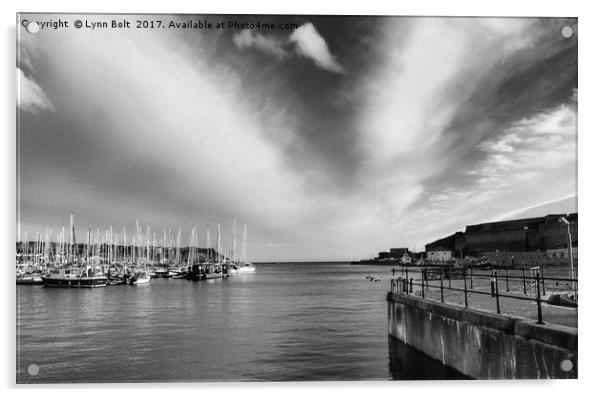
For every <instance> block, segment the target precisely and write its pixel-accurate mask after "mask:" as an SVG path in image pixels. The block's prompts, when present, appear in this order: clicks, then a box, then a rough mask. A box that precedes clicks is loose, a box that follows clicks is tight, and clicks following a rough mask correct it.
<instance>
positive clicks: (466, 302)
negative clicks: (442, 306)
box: [462, 268, 468, 307]
mask: <svg viewBox="0 0 602 397" xmlns="http://www.w3.org/2000/svg"><path fill="white" fill-rule="evenodd" d="M462 278H463V279H464V307H468V290H467V289H466V268H464V269H462Z"/></svg>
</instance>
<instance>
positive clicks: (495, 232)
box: [466, 213, 578, 255]
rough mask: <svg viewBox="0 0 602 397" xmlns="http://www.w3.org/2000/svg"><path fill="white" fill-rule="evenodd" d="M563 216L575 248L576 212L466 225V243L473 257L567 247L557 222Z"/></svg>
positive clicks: (561, 229)
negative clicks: (483, 254)
mask: <svg viewBox="0 0 602 397" xmlns="http://www.w3.org/2000/svg"><path fill="white" fill-rule="evenodd" d="M562 216H564V217H565V218H566V219H567V220H568V221H569V222H571V225H570V230H571V235H572V242H573V246H577V221H578V218H577V214H576V213H575V214H570V215H547V216H544V217H539V218H525V219H513V220H509V221H501V222H489V223H481V224H478V225H469V226H467V227H466V244H467V246H468V250H469V252H470V254H472V255H480V254H482V253H484V252H495V251H500V252H522V251H546V250H551V249H559V248H566V245H567V234H566V225H564V224H562V223H560V222H558V219H559V218H560V217H562Z"/></svg>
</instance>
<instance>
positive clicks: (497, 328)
mask: <svg viewBox="0 0 602 397" xmlns="http://www.w3.org/2000/svg"><path fill="white" fill-rule="evenodd" d="M387 301H388V305H389V334H390V335H391V336H393V337H395V338H397V339H399V340H401V341H402V342H404V343H407V344H409V345H411V346H413V347H415V348H416V349H418V350H421V351H422V352H424V353H426V354H428V355H429V356H431V357H434V358H436V359H438V360H440V361H441V362H443V363H444V364H446V365H449V366H450V367H452V368H455V369H456V370H458V371H460V372H462V373H463V374H465V375H467V376H470V377H473V378H477V379H541V378H543V379H546V378H555V379H557V378H577V329H576V328H571V327H565V326H558V325H551V324H544V325H537V324H535V323H534V322H533V321H532V320H525V319H522V318H514V317H508V316H503V315H498V314H493V313H488V312H482V311H478V310H474V309H469V308H462V307H457V306H451V305H447V304H443V303H440V302H436V301H431V300H425V299H421V298H417V297H413V296H408V295H401V294H392V293H389V294H388V295H387ZM566 360H569V361H566ZM569 367H572V368H569Z"/></svg>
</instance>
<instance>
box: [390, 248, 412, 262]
mask: <svg viewBox="0 0 602 397" xmlns="http://www.w3.org/2000/svg"><path fill="white" fill-rule="evenodd" d="M390 252H391V256H390V257H391V258H395V259H401V258H403V257H404V255H406V254H408V255H409V253H410V250H409V249H407V248H391V250H390Z"/></svg>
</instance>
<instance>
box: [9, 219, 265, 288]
mask: <svg viewBox="0 0 602 397" xmlns="http://www.w3.org/2000/svg"><path fill="white" fill-rule="evenodd" d="M69 221H70V226H69V236H68V237H67V234H66V231H65V227H64V226H61V228H60V230H61V231H60V232H59V234H58V236H57V238H56V240H53V237H52V236H53V232H52V229H46V233H45V235H44V236H41V235H40V233H37V234H36V239H35V240H34V241H28V240H27V233H25V239H24V241H18V242H17V254H16V258H17V260H16V283H17V284H20V285H25V284H32V285H40V284H41V285H44V286H45V287H57V288H97V287H106V286H110V285H118V284H128V285H141V284H148V283H150V281H151V279H161V278H163V279H169V278H174V279H186V280H193V281H200V280H214V279H221V278H226V277H230V276H233V275H237V274H241V273H242V274H246V273H254V272H255V266H254V265H253V264H252V263H251V262H248V261H247V225H246V224H245V225H243V240H242V246H241V251H240V255H239V256H238V257H237V252H236V247H237V240H236V218H234V221H233V229H232V230H233V235H232V242H231V246H230V249H229V256H226V255H224V254H223V248H222V243H221V240H222V238H221V225H220V224H219V223H218V224H217V240H216V245H215V247H212V246H211V233H210V230H209V229H207V245H206V247H205V248H199V247H198V236H197V227H196V226H194V227H193V228H192V230H191V232H190V236H189V240H188V241H189V245H188V246H186V247H182V244H181V238H182V230H181V229H178V231H177V234H175V233H172V230H171V229H168V230H163V238H162V239H159V240H158V241H157V239H156V234H155V233H153V232H152V229H151V226H150V225H149V224H147V225H146V229H145V231H144V232H143V228H142V227H141V226H140V223H139V222H138V221H136V229H135V230H136V231H135V233H134V234H132V236H131V237H130V240H129V241H130V242H131V244H127V242H128V236H127V233H126V228H125V227H123V229H122V233H121V237H122V240H121V241H122V243H121V244H120V240H119V237H120V236H119V235H118V234H114V233H113V227H112V226H111V227H109V228H108V229H107V230H106V231H105V233H104V235H102V234H101V233H100V229H97V231H96V236H95V237H93V235H92V234H91V231H90V229H88V231H87V239H86V242H85V243H78V242H77V235H76V231H75V223H74V215H73V214H70V216H69Z"/></svg>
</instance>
